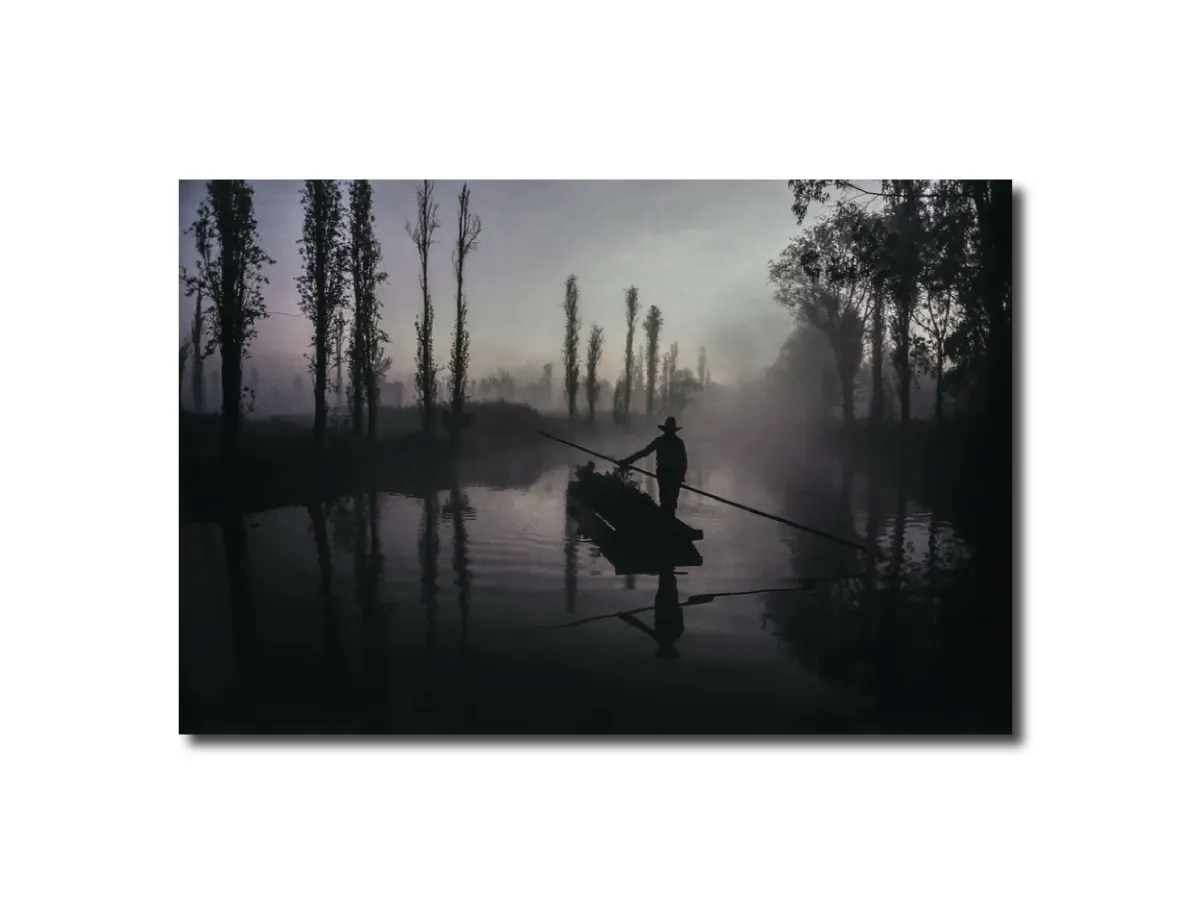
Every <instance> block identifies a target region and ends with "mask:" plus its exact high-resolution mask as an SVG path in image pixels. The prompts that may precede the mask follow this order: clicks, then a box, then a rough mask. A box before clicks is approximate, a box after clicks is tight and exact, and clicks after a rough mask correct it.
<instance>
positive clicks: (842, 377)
mask: <svg viewBox="0 0 1191 914" xmlns="http://www.w3.org/2000/svg"><path fill="white" fill-rule="evenodd" d="M835 367H836V369H837V371H838V372H839V384H840V398H841V400H842V402H843V407H844V428H845V429H847V430H848V431H849V432H851V431H852V428H853V426H854V425H855V424H856V403H855V391H854V390H853V387H854V381H855V379H854V378H850V377H848V366H847V365H845V364H844V362H843V360H842V359H839V358H837V359H836V360H835Z"/></svg>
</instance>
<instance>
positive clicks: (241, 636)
mask: <svg viewBox="0 0 1191 914" xmlns="http://www.w3.org/2000/svg"><path fill="white" fill-rule="evenodd" d="M220 531H221V533H222V534H223V558H224V564H225V567H226V570H227V580H228V601H227V604H226V606H227V610H228V613H229V618H228V623H229V626H228V627H229V630H230V631H231V633H232V652H233V654H234V656H235V659H236V666H237V668H238V669H239V671H240V678H241V683H242V685H244V686H245V687H251V686H252V685H253V680H254V678H255V672H256V659H257V645H256V636H255V632H254V626H253V619H252V605H251V599H250V589H249V583H248V531H247V530H246V529H245V527H244V518H242V517H239V516H235V517H225V518H224V519H223V522H222V524H221V525H220Z"/></svg>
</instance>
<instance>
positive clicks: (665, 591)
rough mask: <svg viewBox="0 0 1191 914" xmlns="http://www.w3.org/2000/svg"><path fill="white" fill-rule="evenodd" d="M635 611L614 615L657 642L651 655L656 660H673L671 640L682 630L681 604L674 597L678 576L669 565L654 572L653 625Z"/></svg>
mask: <svg viewBox="0 0 1191 914" xmlns="http://www.w3.org/2000/svg"><path fill="white" fill-rule="evenodd" d="M638 612H640V610H638V611H636V612H627V613H619V614H618V615H617V618H618V619H620V620H621V621H622V622H625V623H626V624H628V625H630V626H632V627H633V628H635V629H637V630H639V631H642V632H644V633H645V634H647V635H649V637H650V638H652V639H653V640H654V641H655V642H656V643H657V650H656V651H655V652H654V656H655V657H657V658H658V659H659V660H675V659H677V658H678V650H677V649H676V648H675V646H674V645H675V644H676V643H677V642H678V639H679V638H681V637H682V633H683V631H684V630H685V626H684V624H683V618H682V604H681V603H679V601H678V577H677V576H676V575H675V574H674V569H673V568H665V569H662V570H661V571H660V572H659V574H658V591H657V595H656V596H655V597H654V600H653V628H650V627H649V626H648V625H646V624H645V623H644V622H642V621H641V620H640V619H638V618H637V613H638Z"/></svg>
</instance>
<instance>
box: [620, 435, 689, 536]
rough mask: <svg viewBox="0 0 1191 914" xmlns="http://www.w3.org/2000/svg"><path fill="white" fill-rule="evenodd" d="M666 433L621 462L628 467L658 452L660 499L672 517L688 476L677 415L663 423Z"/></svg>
mask: <svg viewBox="0 0 1191 914" xmlns="http://www.w3.org/2000/svg"><path fill="white" fill-rule="evenodd" d="M658 428H660V429H661V430H662V434H660V435H658V437H656V438H654V439H653V441H651V442H649V444H648V445H646V446H645V447H644V448H643V449H642V450H640V451H637V453H635V454H632V455H630V456H628V457H626V458H625V459H624V460H621V461H620V465H621V466H628V465H629V464H631V463H632V462H633V461H635V460H640V459H641V458H642V457H645V456H647V455H649V454H653V453H656V454H657V457H656V460H657V466H656V469H655V472H656V473H657V475H658V500H659V501H660V502H661V505H662V510H663V511H665V512H666V514H668V515H669V516H670V517H673V516H674V512H675V511H676V510H677V509H678V490H679V488H680V487H681V485H682V482H683V480H684V479H686V445H685V444H683V443H682V439H681V438H679V437H678V434H677V432H678V431H679V430H680V429H681V428H682V426H680V425H679V424H678V423H677V422H675V421H674V417H673V416H670V417H669V418H668V419H666V424H665V425H659V426H658Z"/></svg>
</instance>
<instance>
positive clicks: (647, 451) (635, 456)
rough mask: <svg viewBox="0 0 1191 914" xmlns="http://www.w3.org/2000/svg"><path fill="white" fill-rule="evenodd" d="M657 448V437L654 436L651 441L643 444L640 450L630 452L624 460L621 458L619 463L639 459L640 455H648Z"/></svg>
mask: <svg viewBox="0 0 1191 914" xmlns="http://www.w3.org/2000/svg"><path fill="white" fill-rule="evenodd" d="M657 449H658V439H657V438H654V439H653V441H651V442H649V444H647V445H645V447H643V448H641V450H639V451H637V453H635V454H630V455H629V456H628V457H626V458H625V459H624V460H622V461H620V462H621V463H633V462H634V461H636V460H640V459H641V458H642V457H648V456H649V455H650V454H652V453H653V452H654V451H656V450H657Z"/></svg>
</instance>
